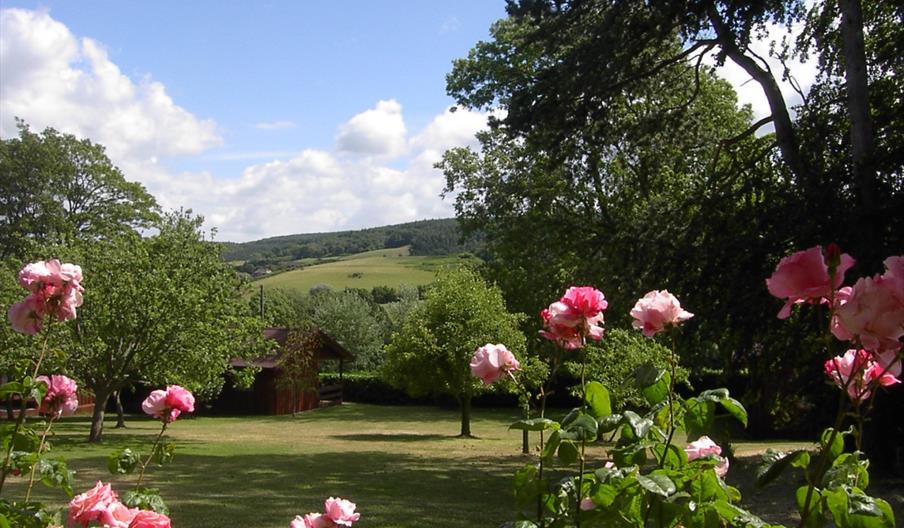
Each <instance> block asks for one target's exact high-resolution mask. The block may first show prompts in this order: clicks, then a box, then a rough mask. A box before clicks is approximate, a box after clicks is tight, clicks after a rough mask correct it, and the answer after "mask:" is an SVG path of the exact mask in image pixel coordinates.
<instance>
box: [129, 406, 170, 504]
mask: <svg viewBox="0 0 904 528" xmlns="http://www.w3.org/2000/svg"><path fill="white" fill-rule="evenodd" d="M167 425H169V422H166V421H164V422H163V427H161V428H160V433H158V434H157V438H156V439H155V440H154V447H152V448H151V454H150V455H148V459H147V460H145V461H144V464H142V465H141V472H140V473H138V482H136V483H135V489H136V490H137V489H138V488H139V487H140V486H141V479H143V478H144V470H145V469H147V467H148V464H150V463H151V459H152V458H154V453H156V452H157V444H159V443H160V439H161V438H162V437H163V432H164V431H166V426H167Z"/></svg>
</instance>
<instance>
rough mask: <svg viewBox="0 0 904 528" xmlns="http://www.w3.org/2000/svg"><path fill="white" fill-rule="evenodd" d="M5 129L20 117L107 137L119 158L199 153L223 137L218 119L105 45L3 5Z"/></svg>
mask: <svg viewBox="0 0 904 528" xmlns="http://www.w3.org/2000/svg"><path fill="white" fill-rule="evenodd" d="M0 64H2V68H3V74H2V75H0V94H2V100H0V102H2V105H3V112H2V115H0V135H2V136H4V137H10V136H15V135H16V134H17V132H16V128H15V121H14V119H15V117H20V118H22V119H24V120H25V121H26V122H27V123H29V124H30V125H32V127H33V128H35V129H38V130H40V129H43V128H45V127H48V126H52V127H54V128H57V129H59V130H62V131H65V132H68V133H72V134H75V135H77V136H81V137H89V138H91V139H92V140H93V141H96V142H98V143H102V144H103V145H105V146H106V147H107V151H108V153H109V154H110V156H111V157H112V158H114V159H115V160H123V159H146V160H151V159H152V158H155V157H159V156H182V155H193V154H197V153H199V152H202V151H204V150H205V149H207V148H209V147H211V146H214V145H217V144H219V143H220V142H221V139H220V137H219V135H218V133H217V130H216V125H215V123H214V122H213V121H211V120H202V119H198V118H197V117H195V116H194V115H192V114H191V113H189V112H188V111H186V110H185V109H183V108H181V107H180V106H178V105H176V104H175V102H173V100H172V98H170V96H169V95H168V94H167V93H166V89H165V88H164V86H163V85H162V84H160V83H159V82H155V81H153V80H152V79H151V78H149V77H146V78H144V79H141V80H139V81H138V82H135V81H133V80H132V79H130V78H129V77H127V76H125V75H123V74H122V72H121V71H120V69H119V67H118V66H116V64H114V63H113V62H112V61H110V59H109V57H108V55H107V52H106V50H105V49H104V47H103V46H102V45H101V44H100V43H98V42H96V41H94V40H92V39H90V38H82V39H78V38H76V37H75V36H74V35H73V34H72V33H71V32H70V31H69V29H68V28H66V26H64V25H63V24H61V23H60V22H57V21H56V20H54V19H52V18H51V17H50V15H49V14H48V13H47V12H43V11H28V10H23V9H3V10H0Z"/></svg>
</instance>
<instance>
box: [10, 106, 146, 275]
mask: <svg viewBox="0 0 904 528" xmlns="http://www.w3.org/2000/svg"><path fill="white" fill-rule="evenodd" d="M157 218H158V214H157V203H156V201H155V200H154V198H153V197H152V196H151V195H150V194H148V193H147V191H146V190H145V189H144V187H142V186H141V184H138V183H134V182H130V181H127V180H126V179H125V177H124V176H123V174H122V172H120V170H119V169H118V168H116V167H115V166H114V165H113V164H112V163H111V162H110V160H109V158H107V155H106V153H105V152H104V147H102V146H101V145H98V144H96V143H92V142H91V141H90V140H88V139H78V138H76V137H75V136H72V135H70V134H61V133H59V132H57V131H56V130H54V129H52V128H47V129H45V130H44V131H43V132H41V133H34V132H32V131H31V130H30V129H29V128H28V126H27V125H25V124H24V123H23V122H21V121H20V122H19V137H17V138H11V139H4V140H2V141H0V258H3V259H7V258H10V257H17V258H26V257H27V256H28V255H29V254H30V253H32V252H34V251H35V250H36V249H37V248H40V247H46V245H47V244H57V243H63V244H66V243H71V242H73V241H74V240H76V239H83V240H84V239H91V240H96V239H100V238H106V237H110V236H116V235H118V234H121V233H123V232H127V231H132V230H133V229H136V228H144V227H148V226H149V225H150V224H151V223H152V222H154V221H155V220H156V219H157Z"/></svg>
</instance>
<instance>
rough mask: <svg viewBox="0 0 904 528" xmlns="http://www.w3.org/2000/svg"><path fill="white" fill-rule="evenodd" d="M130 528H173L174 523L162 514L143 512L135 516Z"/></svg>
mask: <svg viewBox="0 0 904 528" xmlns="http://www.w3.org/2000/svg"><path fill="white" fill-rule="evenodd" d="M129 528H172V523H171V522H170V518H169V517H167V516H166V515H163V514H162V513H157V512H153V511H149V510H141V511H139V512H137V513H136V514H135V517H134V518H133V519H132V522H131V524H129Z"/></svg>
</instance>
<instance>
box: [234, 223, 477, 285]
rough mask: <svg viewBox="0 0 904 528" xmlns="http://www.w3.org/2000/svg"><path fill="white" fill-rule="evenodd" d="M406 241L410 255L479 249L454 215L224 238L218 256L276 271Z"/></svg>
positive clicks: (247, 267)
mask: <svg viewBox="0 0 904 528" xmlns="http://www.w3.org/2000/svg"><path fill="white" fill-rule="evenodd" d="M406 246H407V247H408V248H409V249H408V250H407V251H408V252H410V255H413V256H448V255H455V254H459V253H464V252H468V253H473V254H481V253H482V252H483V241H482V240H481V239H479V238H477V237H472V238H470V239H468V240H462V236H461V230H460V229H459V227H458V220H456V219H454V218H447V219H438V220H421V221H418V222H409V223H406V224H398V225H391V226H382V227H373V228H369V229H361V230H357V231H339V232H335V233H310V234H298V235H288V236H280V237H272V238H265V239H263V240H255V241H253V242H244V243H224V244H223V258H224V259H225V260H226V261H229V262H234V263H235V264H236V266H237V269H238V270H239V271H242V272H245V273H249V274H253V273H255V272H256V271H260V270H263V269H269V270H272V271H277V270H284V269H291V268H295V267H298V266H302V265H310V264H323V263H325V262H328V261H330V260H336V259H338V258H340V257H346V256H350V255H358V254H361V253H365V252H369V251H376V250H382V249H395V248H402V247H406Z"/></svg>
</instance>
